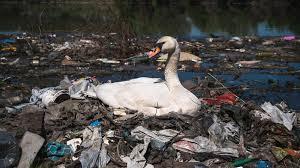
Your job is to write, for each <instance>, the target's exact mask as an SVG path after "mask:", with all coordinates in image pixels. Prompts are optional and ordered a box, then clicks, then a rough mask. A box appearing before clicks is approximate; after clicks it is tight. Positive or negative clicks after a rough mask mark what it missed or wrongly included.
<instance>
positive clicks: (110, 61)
mask: <svg viewBox="0 0 300 168" xmlns="http://www.w3.org/2000/svg"><path fill="white" fill-rule="evenodd" d="M97 61H100V62H103V63H106V64H120V63H121V62H120V61H116V60H109V59H107V58H98V59H97Z"/></svg>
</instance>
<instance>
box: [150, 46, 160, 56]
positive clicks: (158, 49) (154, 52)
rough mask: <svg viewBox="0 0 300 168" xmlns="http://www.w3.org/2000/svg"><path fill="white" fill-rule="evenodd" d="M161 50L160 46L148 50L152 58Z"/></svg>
mask: <svg viewBox="0 0 300 168" xmlns="http://www.w3.org/2000/svg"><path fill="white" fill-rule="evenodd" d="M159 52H160V48H159V47H156V48H155V49H153V50H152V51H149V52H148V57H149V58H152V57H154V56H156V55H157V54H158V53H159Z"/></svg>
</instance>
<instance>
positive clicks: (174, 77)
mask: <svg viewBox="0 0 300 168" xmlns="http://www.w3.org/2000/svg"><path fill="white" fill-rule="evenodd" d="M179 58H180V49H179V47H178V46H177V47H176V49H175V51H174V52H173V54H172V55H169V56H168V60H167V65H166V69H165V80H166V82H167V85H168V88H169V89H170V90H173V89H174V88H177V87H180V86H182V85H181V83H180V81H179V78H178V74H177V63H178V61H179Z"/></svg>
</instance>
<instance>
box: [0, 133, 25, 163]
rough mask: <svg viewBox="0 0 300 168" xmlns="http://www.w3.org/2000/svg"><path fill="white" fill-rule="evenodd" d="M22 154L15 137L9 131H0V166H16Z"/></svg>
mask: <svg viewBox="0 0 300 168" xmlns="http://www.w3.org/2000/svg"><path fill="white" fill-rule="evenodd" d="M20 156H21V150H20V148H19V146H18V144H17V141H16V139H15V137H14V136H13V135H12V134H11V133H8V132H4V131H0V167H3V168H9V167H13V166H16V165H17V164H18V162H19V159H20Z"/></svg>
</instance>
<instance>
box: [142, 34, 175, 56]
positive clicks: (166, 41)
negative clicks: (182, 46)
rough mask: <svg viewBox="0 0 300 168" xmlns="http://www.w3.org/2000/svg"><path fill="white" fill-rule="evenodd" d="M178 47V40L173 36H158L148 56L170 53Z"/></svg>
mask: <svg viewBox="0 0 300 168" xmlns="http://www.w3.org/2000/svg"><path fill="white" fill-rule="evenodd" d="M177 47H178V42H177V40H176V39H175V38H173V37H171V36H164V37H162V38H160V39H159V40H158V41H157V42H156V44H155V48H154V49H153V50H152V51H150V52H149V53H148V56H149V58H152V57H155V56H157V55H159V54H160V53H162V54H172V53H173V52H174V51H175V49H176V48H177Z"/></svg>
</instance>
